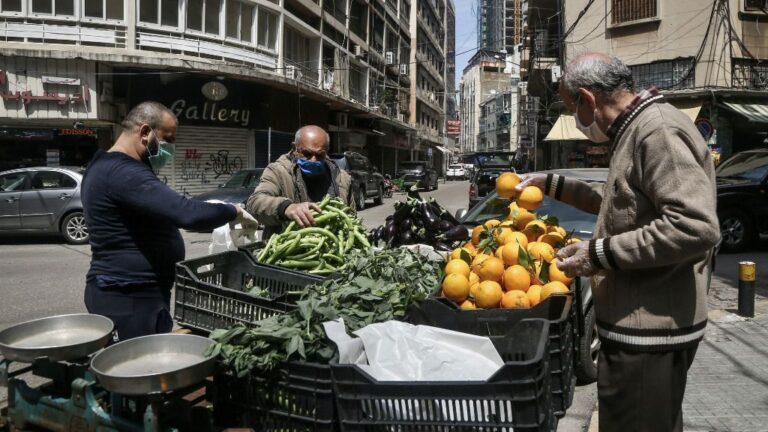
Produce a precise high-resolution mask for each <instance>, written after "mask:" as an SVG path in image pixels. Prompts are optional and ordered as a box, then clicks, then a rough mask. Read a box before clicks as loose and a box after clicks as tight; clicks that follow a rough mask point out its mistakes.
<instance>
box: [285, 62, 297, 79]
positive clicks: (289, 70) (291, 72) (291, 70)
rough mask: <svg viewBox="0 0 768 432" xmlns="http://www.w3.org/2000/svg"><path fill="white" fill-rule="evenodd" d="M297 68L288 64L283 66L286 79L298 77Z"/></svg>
mask: <svg viewBox="0 0 768 432" xmlns="http://www.w3.org/2000/svg"><path fill="white" fill-rule="evenodd" d="M299 73H300V71H299V68H297V67H296V66H293V65H288V66H286V67H285V77H286V78H288V79H292V80H295V79H299Z"/></svg>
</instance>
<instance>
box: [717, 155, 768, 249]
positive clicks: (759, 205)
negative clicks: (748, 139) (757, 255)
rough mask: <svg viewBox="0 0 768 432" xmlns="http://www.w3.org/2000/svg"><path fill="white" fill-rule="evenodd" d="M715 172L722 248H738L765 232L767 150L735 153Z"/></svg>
mask: <svg viewBox="0 0 768 432" xmlns="http://www.w3.org/2000/svg"><path fill="white" fill-rule="evenodd" d="M715 174H716V179H717V216H718V219H719V220H720V233H721V237H722V242H723V250H725V251H727V252H738V251H742V250H744V249H746V248H747V247H749V246H750V245H751V244H752V243H753V242H755V241H756V240H757V239H758V237H759V235H760V234H761V233H768V195H767V194H766V193H767V192H768V149H765V148H762V149H755V150H747V151H743V152H739V153H736V154H734V155H733V156H731V157H730V158H728V159H727V160H725V161H724V162H723V163H721V164H720V165H719V166H718V167H717V169H716V170H715Z"/></svg>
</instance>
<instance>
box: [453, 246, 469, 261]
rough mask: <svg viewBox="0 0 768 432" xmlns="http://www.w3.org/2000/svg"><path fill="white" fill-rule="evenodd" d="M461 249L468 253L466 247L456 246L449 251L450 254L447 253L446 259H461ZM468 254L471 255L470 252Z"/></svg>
mask: <svg viewBox="0 0 768 432" xmlns="http://www.w3.org/2000/svg"><path fill="white" fill-rule="evenodd" d="M463 250H465V251H467V253H470V252H469V250H468V249H465V248H456V249H454V250H453V252H451V254H450V255H448V258H447V259H448V260H449V261H450V260H455V259H461V251H463ZM470 255H471V254H470Z"/></svg>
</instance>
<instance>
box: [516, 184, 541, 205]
mask: <svg viewBox="0 0 768 432" xmlns="http://www.w3.org/2000/svg"><path fill="white" fill-rule="evenodd" d="M543 200H544V192H542V191H541V189H539V188H538V187H537V186H526V188H525V189H523V191H522V192H520V195H518V197H517V205H519V206H520V207H521V208H524V209H526V210H536V209H537V208H539V206H540V205H541V202H542V201H543Z"/></svg>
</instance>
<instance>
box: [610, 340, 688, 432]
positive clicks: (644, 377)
mask: <svg viewBox="0 0 768 432" xmlns="http://www.w3.org/2000/svg"><path fill="white" fill-rule="evenodd" d="M697 348H698V344H697V345H696V346H694V347H692V348H688V349H684V350H678V351H666V352H653V353H643V352H632V351H626V350H622V349H620V348H617V347H615V346H611V344H607V343H604V344H603V345H602V347H601V348H600V356H599V359H598V366H597V397H598V412H599V417H600V418H599V423H600V432H682V430H683V409H682V405H683V396H684V395H685V384H686V381H687V376H688V368H690V367H691V363H693V358H694V356H695V355H696V349H697Z"/></svg>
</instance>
